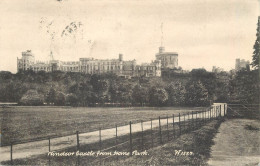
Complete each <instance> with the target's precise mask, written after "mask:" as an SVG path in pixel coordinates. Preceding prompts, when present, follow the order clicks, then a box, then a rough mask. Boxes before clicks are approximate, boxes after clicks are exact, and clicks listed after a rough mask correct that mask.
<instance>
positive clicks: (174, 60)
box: [155, 47, 178, 69]
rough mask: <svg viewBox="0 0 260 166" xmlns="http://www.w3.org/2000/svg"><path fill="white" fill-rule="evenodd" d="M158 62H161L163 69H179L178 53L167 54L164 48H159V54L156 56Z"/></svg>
mask: <svg viewBox="0 0 260 166" xmlns="http://www.w3.org/2000/svg"><path fill="white" fill-rule="evenodd" d="M155 57H156V60H160V61H161V68H162V69H174V68H177V67H178V53H176V52H165V49H164V47H159V53H157V54H156V55H155Z"/></svg>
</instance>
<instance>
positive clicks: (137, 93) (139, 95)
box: [132, 85, 148, 106]
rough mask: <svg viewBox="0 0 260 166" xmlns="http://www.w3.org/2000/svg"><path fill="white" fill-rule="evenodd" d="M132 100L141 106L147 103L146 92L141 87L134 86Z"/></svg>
mask: <svg viewBox="0 0 260 166" xmlns="http://www.w3.org/2000/svg"><path fill="white" fill-rule="evenodd" d="M132 98H133V101H134V102H135V103H140V105H141V106H143V104H144V103H147V102H148V90H147V89H146V88H145V87H142V86H141V85H136V86H135V87H134V89H133V93H132Z"/></svg>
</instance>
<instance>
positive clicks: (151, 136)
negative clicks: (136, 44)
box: [151, 119, 153, 148]
mask: <svg viewBox="0 0 260 166" xmlns="http://www.w3.org/2000/svg"><path fill="white" fill-rule="evenodd" d="M151 139H152V148H153V119H151Z"/></svg>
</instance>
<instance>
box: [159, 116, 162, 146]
mask: <svg viewBox="0 0 260 166" xmlns="http://www.w3.org/2000/svg"><path fill="white" fill-rule="evenodd" d="M159 134H160V143H161V144H162V129H161V118H160V116H159Z"/></svg>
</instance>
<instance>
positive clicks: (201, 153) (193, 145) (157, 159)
mask: <svg viewBox="0 0 260 166" xmlns="http://www.w3.org/2000/svg"><path fill="white" fill-rule="evenodd" d="M221 122H222V121H217V120H214V121H212V122H210V123H208V124H207V125H205V126H203V127H202V128H200V129H198V130H195V131H193V132H191V133H187V134H184V135H182V136H181V137H179V138H178V139H176V140H175V141H173V142H170V143H167V144H165V145H163V146H158V147H155V148H152V149H149V150H148V154H149V155H148V156H133V157H131V158H127V159H124V160H119V161H108V162H105V163H103V164H104V165H158V166H160V165H207V164H206V163H207V160H208V159H209V157H210V148H211V146H212V145H213V140H212V139H213V137H214V136H215V134H216V133H217V130H218V128H219V126H220V123H221ZM175 150H182V151H189V152H193V153H194V155H191V156H176V155H175Z"/></svg>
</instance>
